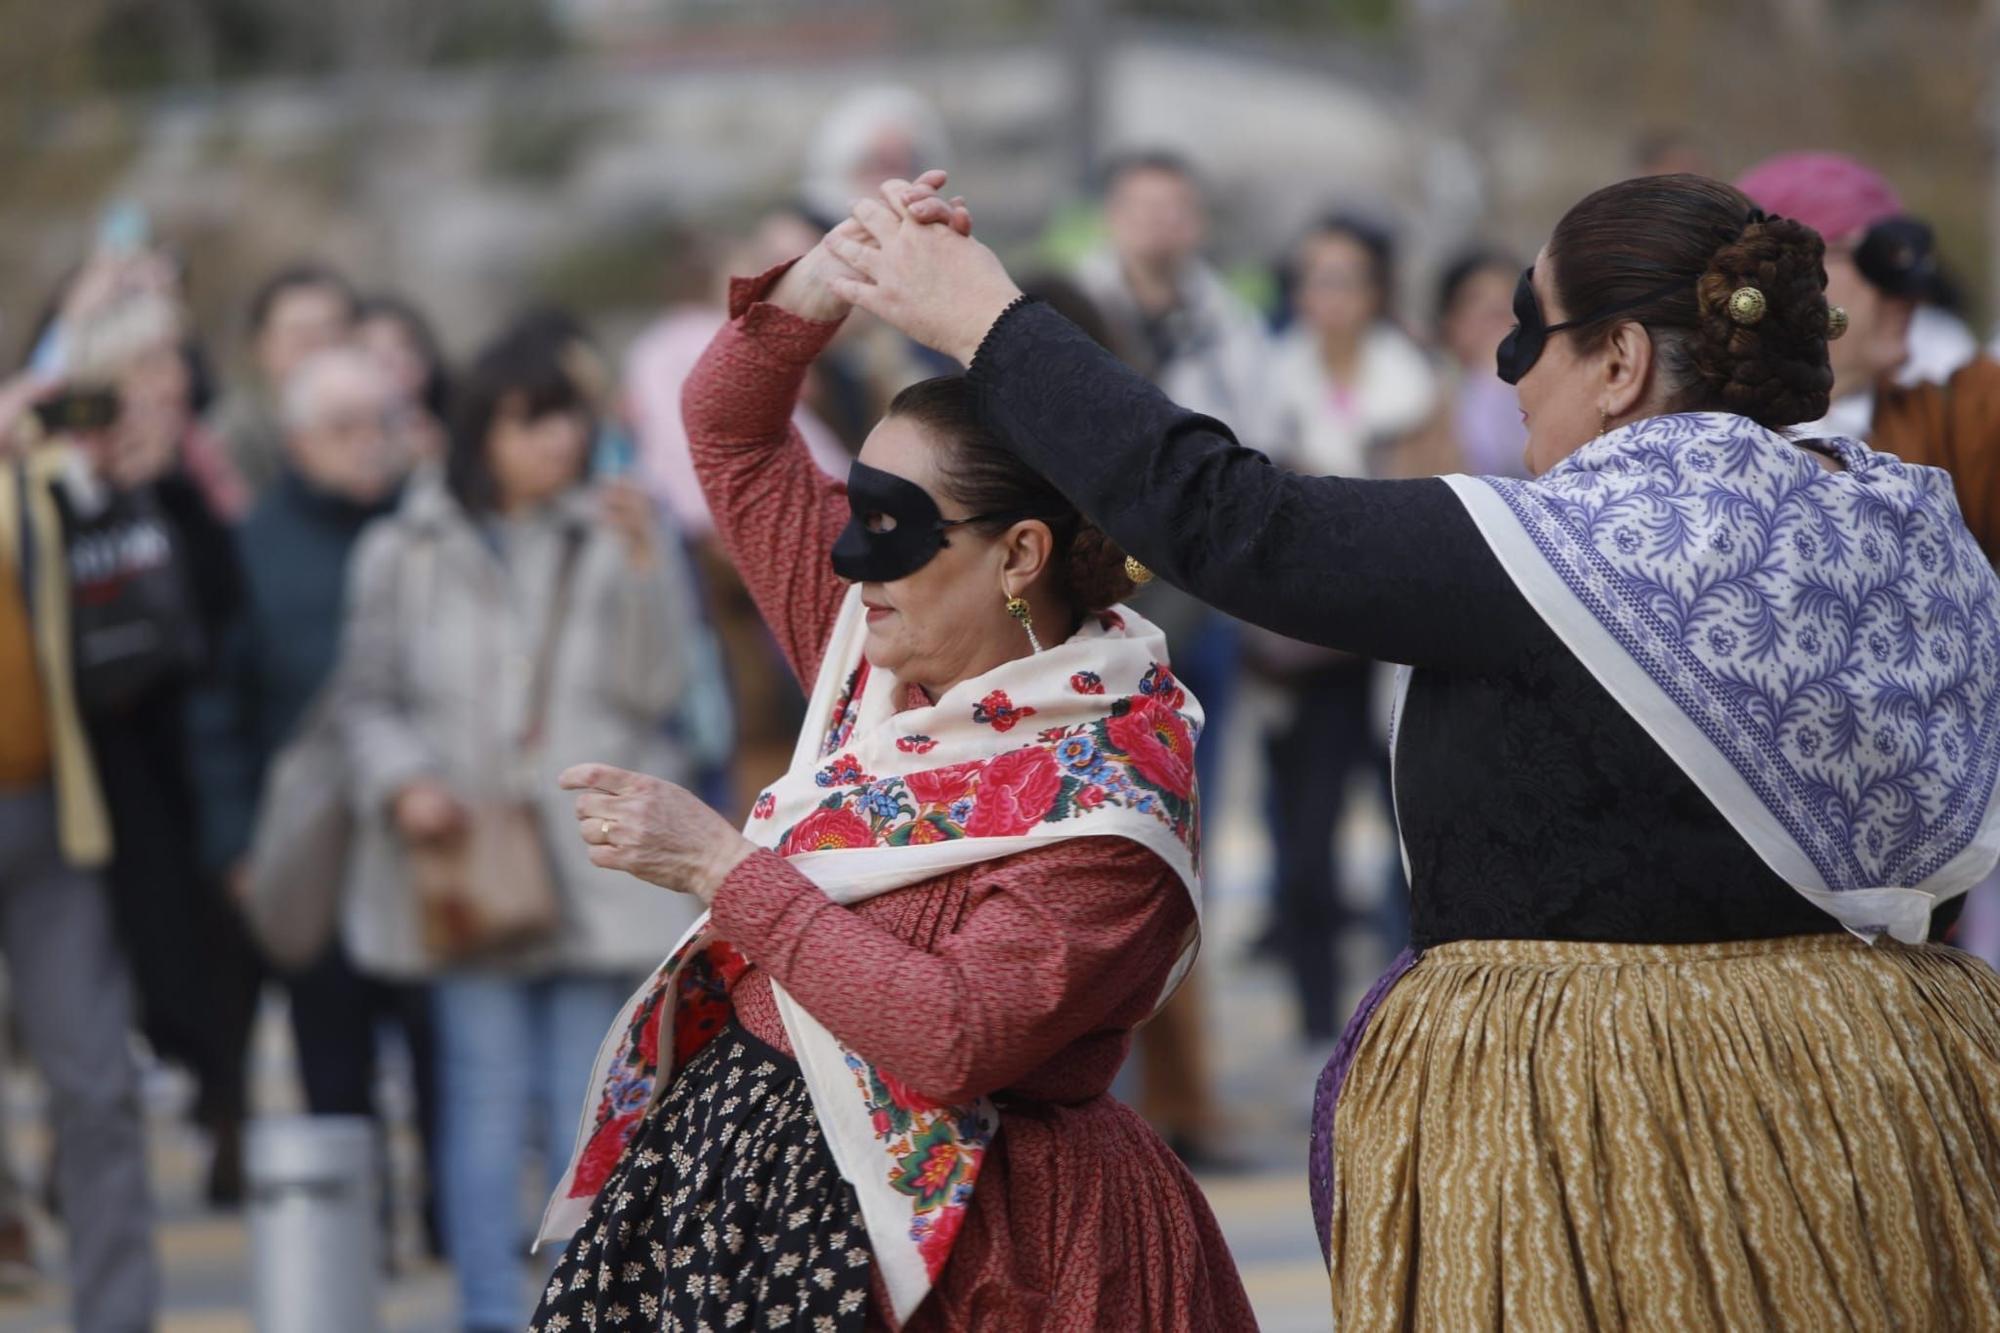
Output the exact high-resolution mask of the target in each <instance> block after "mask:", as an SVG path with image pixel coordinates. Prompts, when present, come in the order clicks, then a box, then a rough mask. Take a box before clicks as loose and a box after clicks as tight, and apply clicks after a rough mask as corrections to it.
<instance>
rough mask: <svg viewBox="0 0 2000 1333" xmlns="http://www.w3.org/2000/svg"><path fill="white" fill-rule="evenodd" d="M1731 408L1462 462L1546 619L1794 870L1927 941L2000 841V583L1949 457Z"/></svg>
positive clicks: (1874, 926)
mask: <svg viewBox="0 0 2000 1333" xmlns="http://www.w3.org/2000/svg"><path fill="white" fill-rule="evenodd" d="M1812 447H1813V448H1815V449H1819V450H1821V451H1823V452H1825V453H1827V454H1829V455H1832V456H1835V457H1837V458H1838V459H1839V460H1840V461H1841V462H1842V463H1843V464H1844V465H1845V466H1844V470H1842V471H1837V472H1836V471H1829V470H1827V469H1826V468H1824V467H1822V466H1821V465H1820V463H1819V461H1818V460H1817V459H1815V458H1814V457H1813V456H1812V455H1811V454H1810V453H1808V452H1807V451H1806V450H1805V449H1804V448H1801V447H1800V446H1799V445H1797V444H1794V443H1793V442H1792V441H1790V440H1788V439H1786V438H1785V437H1784V436H1782V435H1779V434H1777V433H1775V432H1773V431H1769V430H1766V429H1765V428H1763V427H1762V426H1759V425H1757V424H1756V423H1755V422H1752V421H1749V420H1747V419H1745V418H1742V417H1736V416H1729V415H1725V414H1721V413H1687V414H1679V415H1673V416H1661V417H1652V418H1649V419H1647V420H1645V421H1639V422H1635V423H1633V424H1632V425H1629V426H1626V427H1623V428H1621V429H1619V430H1616V431H1613V432H1611V433H1609V434H1607V435H1604V436H1602V437H1600V438H1599V439H1597V440H1594V441H1592V442H1591V443H1590V444H1587V445H1585V446H1584V447H1583V448H1582V449H1579V450H1578V451H1577V452H1576V453H1575V454H1573V455H1571V456H1570V457H1569V458H1568V459H1566V460H1564V461H1563V462H1562V463H1561V464H1559V465H1558V466H1556V467H1554V468H1552V469H1550V470H1549V472H1548V473H1547V474H1546V475H1544V476H1542V477H1541V478H1539V479H1537V480H1534V481H1514V480H1508V479H1503V478H1492V477H1486V478H1476V477H1448V478H1446V481H1447V482H1448V483H1449V484H1450V485H1451V487H1452V489H1453V490H1454V491H1455V492H1456V493H1457V495H1458V497H1459V499H1460V501H1461V502H1463V503H1464V505H1465V507H1466V509H1467V510H1468V511H1469V512H1470V513H1471V515H1472V518H1473V520H1474V522H1475V523H1477V524H1478V526H1479V530H1480V532H1481V533H1482V534H1483V535H1484V536H1485V538H1486V542H1487V544H1488V545H1489V546H1490V547H1491V548H1492V550H1493V553H1494V554H1495V555H1496V556H1497V557H1498V558H1499V560H1500V563H1501V565H1502V566H1504V567H1505V569H1506V570H1507V573H1508V575H1509V576H1510V577H1511V578H1512V579H1513V580H1514V583H1515V585H1516V586H1517V587H1519V588H1520V589H1521V591H1522V593H1523V594H1524V595H1525V596H1526V597H1527V599H1528V602H1529V603H1530V605H1532V606H1533V607H1534V608H1535V610H1536V612H1538V613H1539V614H1540V615H1541V617H1542V618H1543V620H1544V621H1546V622H1547V623H1548V625H1549V627H1550V628H1551V629H1553V630H1555V632H1556V634H1557V635H1558V636H1559V637H1560V638H1561V639H1562V640H1563V642H1564V643H1565V644H1566V645H1567V646H1568V647H1569V648H1570V650H1571V651H1572V652H1574V653H1575V654H1576V655H1577V657H1578V658H1579V659H1580V660H1581V661H1582V662H1583V663H1584V665H1585V666H1586V667H1587V668H1589V670H1590V672H1591V674H1592V675H1594V676H1595V677H1596V678H1597V679H1598V681H1599V682H1601V683H1602V684H1603V685H1604V686H1605V688H1606V689H1608V690H1609V691H1610V692H1611V695H1612V697H1613V698H1615V699H1616V700H1617V701H1618V702H1619V704H1620V705H1621V706H1623V707H1624V708H1625V710H1626V711H1627V712H1628V713H1630V714H1631V715H1632V717H1633V718H1635V719H1636V720H1637V721H1638V722H1639V723H1640V725H1642V726H1644V727H1645V728H1646V730H1647V732H1648V733H1649V734H1651V735H1652V737H1653V738H1654V739H1655V740H1656V741H1658V742H1659V743H1660V745H1661V746H1662V748H1664V749H1665V750H1666V752H1667V753H1668V755H1670V756H1671V757H1672V758H1673V760H1674V761H1675V762H1676V763H1677V764H1679V765H1680V767H1681V768H1682V769H1683V770H1685V771H1686V773H1687V774H1688V776H1689V777H1691V778H1692V779H1693V780H1694V782H1695V784H1696V785H1697V786H1699V787H1700V788H1701V790H1702V791H1703V793H1704V794H1706V795H1707V796H1708V798H1709V799H1710V800H1711V801H1713V802H1714V803H1715V806H1716V808H1717V809H1719V810H1720V811H1721V812H1722V814H1723V815H1724V817H1725V818H1727V819H1728V820H1729V821H1730V823H1731V824H1732V825H1733V826H1734V827H1735V828H1736V830H1737V831H1738V832H1739V833H1741V834H1742V835H1743V837H1744V838H1745V839H1746V840H1747V841H1748V842H1749V843H1750V845H1751V846H1752V847H1753V848H1754V849H1755V850H1756V851H1757V853H1758V854H1759V855H1760V856H1762V857H1763V858H1764V860H1765V861H1766V862H1767V863H1768V864H1769V865H1770V866H1771V868H1772V869H1773V870H1774V871H1776V872H1777V873H1778V874H1779V875H1780V876H1782V877H1783V878H1784V880H1785V881H1786V882H1787V883H1789V884H1790V885H1792V886H1793V887H1794V888H1795V889H1797V890H1798V891H1799V892H1800V893H1802V894H1804V895H1805V896H1806V897H1807V898H1809V899H1810V900H1811V901H1812V902H1814V903H1815V904H1817V905H1818V906H1820V907H1821V908H1823V909H1824V910H1826V911H1827V912H1828V913H1830V914H1831V915H1832V916H1834V917H1835V918H1836V919H1837V920H1839V921H1840V922H1841V924H1843V925H1845V926H1847V927H1848V928H1849V929H1850V930H1852V931H1854V932H1855V933H1857V934H1859V935H1862V936H1864V937H1866V938H1870V939H1874V938H1879V937H1880V936H1881V935H1882V934H1884V933H1887V934H1889V935H1891V936H1893V937H1894V938H1896V939H1899V940H1904V941H1909V942H1914V941H1918V940H1921V939H1923V938H1924V936H1925V934H1926V932H1927V930H1928V926H1929V922H1930V914H1931V909H1932V907H1933V905H1934V904H1936V903H1938V902H1941V901H1944V900H1947V899H1949V898H1952V897H1954V896H1956V895H1957V894H1960V893H1963V892H1964V891H1965V890H1966V889H1967V888H1969V887H1970V886H1971V885H1972V884H1974V883H1976V882H1977V881H1978V880H1979V879H1981V878H1982V877H1983V876H1984V875H1985V874H1986V873H1987V871H1988V870H1990V869H1991V868H1992V866H1993V864H1994V862H1995V860H1996V858H2000V803H1996V800H1995V777H1996V772H1997V771H2000V579H1996V578H1995V575H1994V571H1993V569H1992V567H1991V566H1990V565H1988V564H1987V562H1986V558H1985V556H1984V555H1983V554H1982V553H1981V552H1980V549H1979V547H1978V546H1977V545H1976V544H1975V543H1974V541H1973V539H1972V535H1971V534H1970V533H1969V532H1968V531H1967V530H1966V527H1965V522H1964V520H1963V519H1962V518H1961V517H1960V515H1959V510H1958V503H1957V500H1956V498H1955V497H1954V495H1953V492H1952V484H1951V478H1950V477H1949V476H1948V475H1946V474H1945V473H1944V472H1941V471H1939V470H1937V469H1935V468H1925V467H1915V466H1911V465H1908V464H1905V463H1903V462H1901V461H1900V460H1898V459H1896V458H1894V457H1892V456H1890V455H1888V454H1879V453H1874V452H1872V451H1871V450H1869V449H1868V448H1867V447H1866V446H1864V445H1861V444H1858V443H1856V442H1855V441H1853V440H1846V439H1832V440H1823V441H1814V442H1812Z"/></svg>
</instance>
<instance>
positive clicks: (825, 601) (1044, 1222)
mask: <svg viewBox="0 0 2000 1333" xmlns="http://www.w3.org/2000/svg"><path fill="white" fill-rule="evenodd" d="M776 278H777V274H776V273H772V274H767V275H765V276H764V277H763V278H760V279H757V280H756V281H754V282H738V283H737V284H735V286H734V289H733V290H732V292H731V310H730V314H731V317H732V318H731V321H730V323H729V325H728V327H727V328H725V329H724V330H723V331H722V332H721V333H720V334H718V335H717V337H716V340H715V342H714V343H713V344H712V345H711V346H710V347H709V349H708V351H707V353H706V354H704V356H703V357H702V360H701V363H700V365H699V366H697V367H696V369H695V371H694V374H693V375H692V376H691V377H690V378H689V379H688V381H687V385H686V388H685V390H684V393H683V398H682V409H683V412H684V415H685V417H686V422H687V429H688V437H689V441H690V443H691V445H692V447H693V452H694V458H695V465H696V468H697V470H698V471H699V473H700V475H701V480H702V486H703V489H704V490H705V491H706V493H707V497H708V502H709V506H710V508H711V509H712V510H713V511H714V514H715V518H716V525H717V530H718V532H719V534H720V536H721V538H722V541H723V544H724V546H725V547H726V548H727V549H728V551H729V553H730V555H731V557H732V558H733V559H734V561H735V563H736V566H737V569H738V570H739V571H740V572H741V573H742V575H743V579H744V581H745V583H746V584H747V585H748V586H749V589H750V592H751V595H752V596H753V597H755V598H756V601H757V604H758V607H759V608H760V609H761V611H762V612H763V615H764V619H765V621H766V622H767V623H768V624H769V626H770V627H771V630H772V632H773V633H774V634H775V635H776V636H777V639H778V642H779V645H780V647H781V648H782V649H783V650H784V652H785V655H786V657H787V659H788V660H789V661H790V662H791V664H792V668H793V670H794V671H796V672H797V673H798V675H799V678H800V679H801V680H805V681H811V680H812V679H813V678H814V677H815V676H816V674H817V672H818V668H819V659H820V654H821V650H822V648H823V647H824V645H825V643H826V641H827V638H828V636H829V635H830V633H831V632H832V629H833V624H834V619H835V617H836V615H837V613H838V611H839V607H840V602H841V598H842V595H843V594H844V592H845V590H846V589H845V585H844V584H842V582H841V581H840V580H839V578H837V577H836V576H835V574H834V573H833V569H832V566H831V565H830V564H829V563H828V559H827V553H828V551H829V549H830V548H831V547H832V545H833V539H834V536H835V534H836V533H837V532H838V531H839V530H840V528H841V527H842V526H843V525H844V524H845V523H846V522H847V516H848V511H847V501H846V498H845V495H844V493H843V491H842V489H841V488H840V487H839V485H837V484H836V483H833V482H830V481H828V480H827V479H826V478H825V476H824V475H823V474H821V473H820V472H819V470H818V469H817V468H815V467H814V466H813V464H812V462H811V460H810V458H809V456H808V454H807V452H806V448H805V445H804V442H803V441H802V440H800V439H799V437H798V433H797V431H796V429H795V428H794V427H793V426H792V424H791V412H792V406H793V404H794V402H795V401H796V400H797V397H798V392H799V385H800V382H801V380H802V379H803V378H804V376H805V372H806V368H807V367H808V366H809V365H810V364H811V363H812V360H813V358H814V357H816V356H817V355H818V354H819V352H820V350H821V349H822V348H823V347H824V346H825V345H826V342H827V340H828V339H829V338H830V337H831V336H832V335H833V332H834V330H835V329H836V328H837V327H838V326H837V325H834V324H818V323H813V322H811V321H808V320H803V319H800V318H798V317H796V316H794V315H792V314H790V313H789V312H787V311H784V310H781V309H779V308H778V307H776V306H773V305H770V304H768V303H765V302H762V301H761V300H759V299H758V298H760V297H761V296H762V295H763V294H764V293H765V292H767V291H768V290H769V288H770V286H771V285H772V284H773V283H774V282H775V280H776ZM714 913H715V921H716V924H717V926H718V927H719V929H720V930H721V932H722V934H723V936H724V937H725V938H727V939H728V940H729V941H730V942H731V943H733V944H734V945H735V946H736V947H737V948H738V949H739V950H740V951H741V952H742V953H743V954H744V955H745V956H746V957H747V958H748V959H749V960H750V962H751V967H750V969H749V970H748V971H746V972H744V973H743V975H742V976H741V977H740V978H739V979H738V981H737V983H736V988H735V991H734V993H733V996H732V998H733V1000H734V1003H735V1008H736V1012H737V1016H738V1019H739V1021H741V1022H742V1023H743V1024H744V1025H745V1026H746V1027H748V1028H749V1029H750V1030H751V1031H752V1032H754V1033H755V1034H756V1035H757V1036H759V1037H761V1038H762V1039H764V1040H765V1041H768V1042H770V1043H771V1044H772V1045H774V1046H777V1047H778V1048H780V1049H781V1050H789V1049H790V1045H789V1043H788V1042H787V1041H786V1038H785V1032H784V1028H783V1025H782V1024H781V1022H780V1021H779V1017H778V1011H777V1006H776V1004H775V1002H774V1000H773V998H772V995H771V982H772V981H773V980H777V981H780V982H782V983H784V986H785V989H786V990H787V991H789V992H790V993H791V994H792V996H793V997H794V998H796V999H797V1000H798V1001H799V1003H800V1004H802V1005H804V1006H805V1007H806V1008H807V1009H808V1010H810V1011H811V1013H812V1014H813V1016H814V1017H815V1018H817V1019H818V1020H819V1021H820V1022H821V1023H822V1024H824V1025H825V1026H826V1027H827V1029H828V1030H829V1031H831V1032H832V1033H833V1034H834V1036H836V1037H838V1038H839V1039H840V1040H841V1041H842V1042H843V1043H845V1044H847V1045H848V1046H851V1047H853V1048H854V1049H855V1050H857V1051H859V1052H860V1053H861V1054H862V1055H864V1056H866V1057H867V1058H868V1059H869V1060H870V1061H871V1062H873V1063H876V1064H879V1065H881V1066H882V1067H884V1068H886V1069H888V1070H890V1071H893V1072H894V1073H895V1074H896V1075H897V1076H898V1077H899V1078H901V1079H902V1080H904V1081H905V1082H907V1083H908V1084H909V1085H910V1086H911V1087H913V1088H915V1089H917V1090H918V1091H920V1092H922V1093H924V1094H926V1095H927V1096H930V1097H932V1098H935V1099H937V1100H940V1101H946V1102H955V1101H964V1100H969V1099H971V1098H973V1097H976V1096H990V1097H991V1098H992V1099H993V1101H994V1104H995V1105H996V1106H997V1107H998V1109H999V1112H1000V1133H999V1135H998V1137H997V1138H996V1139H995V1141H994V1145H993V1147H992V1148H991V1149H990V1150H989V1151H988V1153H987V1156H986V1160H985V1163H984V1165H983V1166H982V1167H981V1170H980V1175H979V1184H978V1187H977V1189H976V1190H975V1191H974V1193H973V1198H972V1208H971V1213H970V1215H969V1217H968V1218H967V1220H966V1223H965V1227H964V1230H963V1231H961V1232H960V1234H959V1236H958V1240H957V1243H956V1245H955V1247H954V1248H953V1250H952V1255H951V1260H950V1262H949V1263H948V1264H947V1265H946V1267H945V1270H944V1272H943V1274H942V1275H941V1277H940V1279H939V1281H938V1283H937V1286H936V1287H935V1288H934V1289H933V1291H932V1294H931V1296H930V1298H929V1300H927V1301H926V1302H925V1303H924V1305H923V1306H922V1307H921V1308H920V1309H919V1310H918V1311H917V1314H916V1315H915V1317H914V1318H913V1319H912V1320H911V1321H910V1324H909V1325H908V1327H909V1328H910V1329H912V1330H930V1329H975V1328H976V1329H989V1330H990V1329H1001V1330H1016V1329H1024V1330H1025V1329H1078V1330H1083V1329H1093V1330H1095V1329H1145V1330H1148V1331H1149V1333H1150V1331H1151V1330H1168V1331H1184V1333H1211V1331H1212V1330H1229V1329H1252V1328H1255V1327H1256V1320H1255V1318H1254V1316H1253V1315H1252V1314H1251V1311H1250V1304H1249V1300H1248V1298H1247V1297H1246V1296H1245V1295H1244V1292H1243V1284H1242V1281H1241V1279H1240V1278H1239V1277H1238V1276H1237V1273H1236V1265H1235V1262H1234V1261H1233V1260H1232V1259H1231V1258H1230V1255H1229V1248H1228V1246H1227V1244H1226V1243H1225V1242H1224V1240H1223V1238H1222V1233H1221V1230H1220V1229H1219V1228H1218V1227H1217V1226H1216V1223H1215V1217H1214V1215H1213V1214H1212V1213H1211V1212H1210V1211H1209V1208H1208V1203H1207V1201H1206V1200H1205V1199H1204V1198H1203V1197H1202V1194H1201V1191H1200V1188H1199V1187H1198V1186H1197V1185H1196V1184H1195V1182H1194V1178H1193V1177H1192V1176H1190V1175H1189V1174H1188V1172H1187V1169H1186V1168H1185V1167H1184V1166H1182V1165H1181V1163H1180V1161H1179V1159H1177V1158H1176V1157H1175V1156H1174V1155H1173V1154H1172V1153H1171V1152H1169V1151H1168V1149H1167V1147H1166V1145H1165V1144H1164V1143H1162V1142H1161V1141H1160V1139H1159V1137H1158V1136H1157V1135H1155V1134H1154V1133H1153V1132H1152V1130H1150V1129H1149V1128H1147V1126H1146V1124H1145V1123H1144V1122H1143V1121H1142V1120H1140V1119H1139V1117H1138V1116H1137V1115H1135V1114H1134V1113H1133V1112H1132V1111H1131V1110H1130V1109H1129V1108H1127V1107H1126V1106H1124V1105H1123V1104H1121V1103H1119V1102H1118V1101H1116V1100H1114V1099H1113V1098H1112V1097H1111V1096H1109V1095H1108V1090H1109V1088H1110V1086H1111V1080H1112V1077H1113V1076H1114V1075H1115V1074H1116V1073H1117V1071H1118V1067H1119V1065H1120V1064H1122V1063H1123V1062H1124V1059H1125V1055H1126V1051H1127V1050H1128V1049H1129V1047H1130V1045H1131V1033H1132V1029H1133V1027H1134V1026H1136V1025H1137V1024H1139V1023H1140V1022H1143V1021H1144V1020H1145V1018H1146V1017H1147V1015H1148V1013H1149V1012H1150V1010H1151V1008H1152V1003H1153V1000H1154V998H1155V997H1156V996H1157V995H1158V994H1159V991H1160V987H1161V986H1162V985H1163V984H1164V983H1165V981H1166V978H1167V976H1168V974H1169V971H1170V970H1171V968H1172V966H1173V964H1174V961H1175V958H1176V957H1177V956H1178V954H1179V952H1180V950H1181V946H1182V944H1183V942H1184V941H1185V940H1186V938H1187V935H1188V932H1189V931H1190V930H1192V929H1193V928H1194V925H1195V916H1194V909H1193V907H1192V905H1191V904H1190V903H1189V901H1188V895H1187V891H1186V890H1185V889H1184V888H1183V887H1182V885H1181V882H1180V880H1179V879H1178V878H1177V877H1176V876H1175V875H1174V874H1173V872H1172V871H1171V870H1169V869H1168V868H1167V866H1166V865H1165V863H1163V862H1162V861H1160V860H1159V859H1158V858H1157V857H1155V856H1154V855H1153V854H1152V853H1151V852H1148V851H1145V850H1143V849H1141V848H1140V847H1138V846H1137V845H1135V844H1131V843H1126V842H1123V841H1118V840H1111V839H1102V838H1079V839H1075V840H1072V841H1069V842H1065V843H1062V844H1059V845H1057V846H1055V847H1052V848H1050V849H1048V850H1046V851H1035V852H1029V853H1024V854H1022V855H1018V856H1014V857H1010V858H1007V859H1005V860H999V861H993V862H989V863H987V864H984V865H979V866H974V867H972V868H970V869H967V870H962V871H958V872H955V873H952V874H949V875H944V876H941V877H939V878H937V879H934V880H929V881H926V882H924V883H922V884H916V885H912V886H910V887H908V888H905V889H899V890H896V891H894V892H891V893H886V894H883V895H882V896H880V897H877V898H873V899H870V900H869V901H867V902H864V903H861V904H859V905H857V906H853V907H842V906H839V905H837V904H835V903H833V902H831V901H830V900H828V899H827V898H826V897H825V896H824V895H823V894H822V893H821V892H820V891H819V889H818V888H817V887H816V886H815V885H814V884H813V883H812V882H811V881H810V880H808V879H807V878H805V876H803V875H801V874H799V873H798V872H797V871H795V870H793V869H792V868H791V866H790V865H789V864H788V863H787V862H786V861H784V860H783V859H782V858H780V857H779V856H777V855H776V854H774V853H770V852H763V853H759V854H758V855H756V856H753V857H751V858H750V859H749V860H747V861H745V862H744V863H743V865H742V866H740V867H739V868H738V869H737V870H736V871H735V873H733V874H732V875H730V877H729V878H728V879H727V880H726V881H725V882H724V883H723V885H722V887H721V888H720V889H719V890H718V892H717V893H716V896H715V902H714ZM885 1015H893V1016H895V1019H894V1021H892V1022H885V1021H884V1017H885ZM884 1308H885V1306H884V1303H883V1302H882V1301H881V1300H880V1298H879V1290H878V1299H877V1301H876V1303H875V1311H876V1314H875V1316H874V1317H875V1318H876V1319H878V1320H881V1319H883V1318H885V1317H884V1316H883V1315H882V1314H881V1313H880V1312H881V1311H882V1310H883V1309H884Z"/></svg>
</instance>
